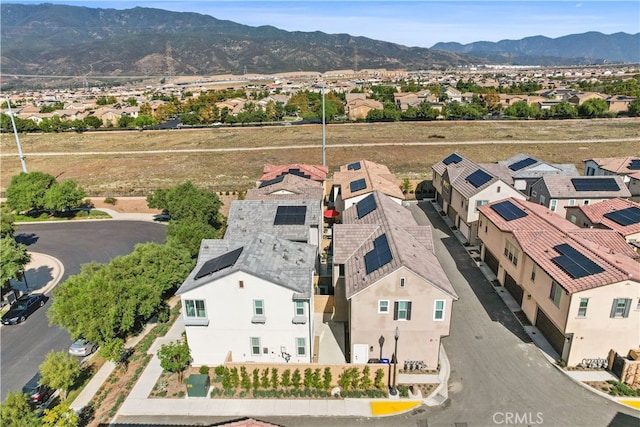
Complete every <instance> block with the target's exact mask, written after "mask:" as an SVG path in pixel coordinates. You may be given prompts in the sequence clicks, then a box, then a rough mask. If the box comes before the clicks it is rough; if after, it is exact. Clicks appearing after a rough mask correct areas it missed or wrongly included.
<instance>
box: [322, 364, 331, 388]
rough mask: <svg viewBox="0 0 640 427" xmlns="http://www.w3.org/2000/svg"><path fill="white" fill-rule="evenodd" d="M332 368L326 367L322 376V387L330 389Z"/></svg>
mask: <svg viewBox="0 0 640 427" xmlns="http://www.w3.org/2000/svg"><path fill="white" fill-rule="evenodd" d="M331 380H332V378H331V368H329V367H326V368H324V374H323V376H322V387H323V388H324V389H325V390H329V389H330V388H331Z"/></svg>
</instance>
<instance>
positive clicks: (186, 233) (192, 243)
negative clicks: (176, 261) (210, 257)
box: [167, 220, 222, 257]
mask: <svg viewBox="0 0 640 427" xmlns="http://www.w3.org/2000/svg"><path fill="white" fill-rule="evenodd" d="M220 237H222V236H221V233H220V230H216V229H215V228H213V227H212V226H211V225H209V224H205V223H202V222H191V221H189V220H181V221H171V222H169V224H168V225H167V245H170V246H175V247H177V248H184V249H186V250H188V251H189V253H190V254H191V256H192V257H196V256H197V255H198V252H199V251H200V243H201V242H202V239H218V238H220Z"/></svg>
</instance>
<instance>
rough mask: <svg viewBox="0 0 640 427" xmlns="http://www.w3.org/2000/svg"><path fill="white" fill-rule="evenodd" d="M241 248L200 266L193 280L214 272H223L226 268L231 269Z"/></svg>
mask: <svg viewBox="0 0 640 427" xmlns="http://www.w3.org/2000/svg"><path fill="white" fill-rule="evenodd" d="M242 249H243V248H238V249H234V250H232V251H231V252H227V253H226V254H224V255H220V256H219V257H216V258H213V259H210V260H209V261H207V262H205V263H204V264H202V267H200V270H198V272H197V273H196V275H195V280H198V279H201V278H203V277H205V276H208V275H210V274H213V273H215V272H216V271H220V270H223V269H225V268H227V267H231V266H232V265H234V264H235V263H236V261H238V258H239V257H240V254H241V253H242Z"/></svg>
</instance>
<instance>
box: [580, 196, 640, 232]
mask: <svg viewBox="0 0 640 427" xmlns="http://www.w3.org/2000/svg"><path fill="white" fill-rule="evenodd" d="M630 207H637V208H640V203H636V202H632V201H631V200H627V199H622V198H615V199H609V200H605V201H603V202H600V203H594V204H592V205H587V206H580V211H581V212H582V213H583V214H584V215H585V216H586V217H587V218H588V219H589V221H591V223H592V224H601V225H603V226H605V227H607V228H609V229H611V230H615V231H617V232H618V233H620V234H621V235H623V236H628V235H630V234H635V233H640V222H637V223H635V224H630V225H620V224H618V223H617V222H615V221H613V220H611V219H609V218H607V217H606V216H604V214H606V213H609V212H615V211H620V210H622V209H627V208H630Z"/></svg>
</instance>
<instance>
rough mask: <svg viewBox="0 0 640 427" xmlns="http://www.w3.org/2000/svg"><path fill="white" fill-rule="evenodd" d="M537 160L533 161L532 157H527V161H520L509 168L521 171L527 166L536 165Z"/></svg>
mask: <svg viewBox="0 0 640 427" xmlns="http://www.w3.org/2000/svg"><path fill="white" fill-rule="evenodd" d="M537 162H538V161H537V160H536V159H532V158H531V157H527V158H526V159H523V160H520V161H519V162H516V163H514V164H512V165H510V166H509V169H511V170H512V171H519V170H520V169H523V168H526V167H527V166H531V165H532V164H534V163H537Z"/></svg>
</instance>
